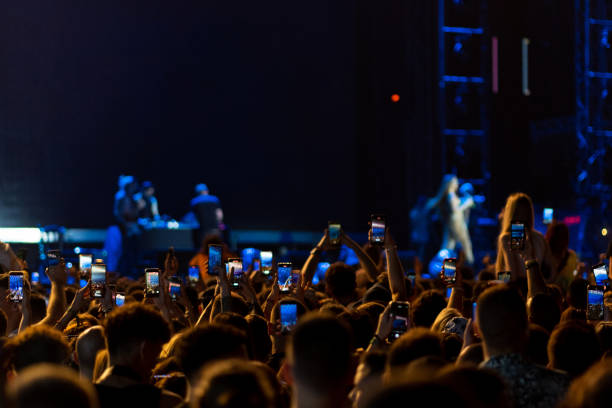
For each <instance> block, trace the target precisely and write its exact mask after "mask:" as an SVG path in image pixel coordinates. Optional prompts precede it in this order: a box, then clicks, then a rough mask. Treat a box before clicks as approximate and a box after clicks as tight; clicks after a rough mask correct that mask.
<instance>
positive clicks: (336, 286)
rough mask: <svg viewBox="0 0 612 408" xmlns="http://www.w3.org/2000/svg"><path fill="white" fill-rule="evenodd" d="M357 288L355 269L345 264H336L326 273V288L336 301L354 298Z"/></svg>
mask: <svg viewBox="0 0 612 408" xmlns="http://www.w3.org/2000/svg"><path fill="white" fill-rule="evenodd" d="M356 287H357V277H356V274H355V269H354V268H353V267H351V266H348V265H347V264H345V263H343V262H335V263H333V264H331V265H330V267H329V268H328V269H327V272H325V288H326V289H327V291H328V293H329V294H330V295H331V296H332V297H334V298H336V299H344V298H346V297H349V296H352V295H353V294H354V293H355V288H356Z"/></svg>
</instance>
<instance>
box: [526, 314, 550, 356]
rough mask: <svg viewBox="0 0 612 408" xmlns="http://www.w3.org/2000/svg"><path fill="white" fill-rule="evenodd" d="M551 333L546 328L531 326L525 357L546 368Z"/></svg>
mask: <svg viewBox="0 0 612 408" xmlns="http://www.w3.org/2000/svg"><path fill="white" fill-rule="evenodd" d="M549 337H550V333H549V332H548V330H546V329H545V328H544V327H542V326H539V325H537V324H530V325H529V329H528V334H527V345H526V347H525V357H527V359H528V360H529V361H531V362H532V363H534V364H539V365H541V366H546V365H547V364H548V352H547V350H546V347H547V345H548V339H549Z"/></svg>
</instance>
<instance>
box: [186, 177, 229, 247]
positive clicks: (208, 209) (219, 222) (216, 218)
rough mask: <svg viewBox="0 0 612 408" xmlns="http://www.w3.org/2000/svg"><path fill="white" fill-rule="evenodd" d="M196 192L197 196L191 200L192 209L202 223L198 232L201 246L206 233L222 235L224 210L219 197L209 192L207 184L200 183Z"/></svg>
mask: <svg viewBox="0 0 612 408" xmlns="http://www.w3.org/2000/svg"><path fill="white" fill-rule="evenodd" d="M195 192H196V194H197V196H196V197H194V198H193V199H192V200H191V211H193V213H194V215H195V216H196V218H197V220H198V223H199V224H200V229H199V231H198V234H197V243H198V246H199V245H201V244H202V240H203V239H204V237H205V236H206V235H208V234H217V235H221V231H222V230H223V229H224V226H223V210H222V209H221V202H220V201H219V199H218V198H217V197H215V196H214V195H210V194H209V192H208V187H207V186H206V184H203V183H202V184H198V185H197V186H196V188H195Z"/></svg>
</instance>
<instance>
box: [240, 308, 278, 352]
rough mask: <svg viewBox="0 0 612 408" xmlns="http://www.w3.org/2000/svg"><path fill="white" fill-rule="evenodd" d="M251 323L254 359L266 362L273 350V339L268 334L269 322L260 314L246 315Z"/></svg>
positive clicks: (251, 343) (251, 346) (250, 333)
mask: <svg viewBox="0 0 612 408" xmlns="http://www.w3.org/2000/svg"><path fill="white" fill-rule="evenodd" d="M246 321H247V324H248V325H249V335H248V336H249V339H250V341H249V346H250V353H249V354H250V355H251V358H252V359H253V360H257V361H262V362H265V361H267V360H268V357H269V356H270V353H271V352H272V341H271V340H270V336H269V335H268V322H267V321H266V319H265V318H264V317H262V316H260V315H256V314H249V315H247V317H246Z"/></svg>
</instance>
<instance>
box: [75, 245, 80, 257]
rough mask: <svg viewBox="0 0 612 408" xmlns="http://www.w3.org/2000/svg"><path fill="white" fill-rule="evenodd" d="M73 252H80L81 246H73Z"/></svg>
mask: <svg viewBox="0 0 612 408" xmlns="http://www.w3.org/2000/svg"><path fill="white" fill-rule="evenodd" d="M74 253H75V254H77V255H78V254H80V253H81V247H78V246H77V247H74Z"/></svg>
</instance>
